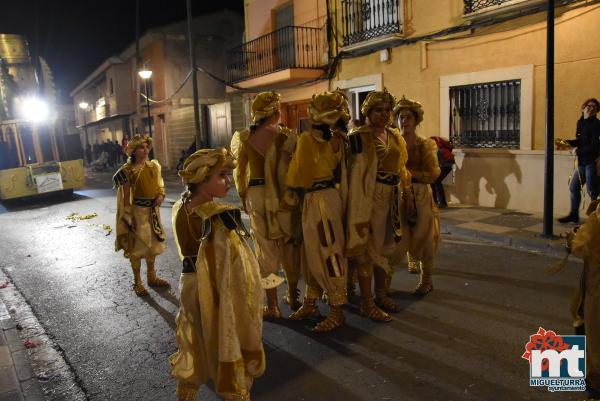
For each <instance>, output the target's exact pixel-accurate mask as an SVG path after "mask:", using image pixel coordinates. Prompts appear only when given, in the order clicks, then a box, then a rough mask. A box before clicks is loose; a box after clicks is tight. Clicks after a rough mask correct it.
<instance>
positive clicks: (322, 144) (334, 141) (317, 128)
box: [282, 92, 350, 332]
mask: <svg viewBox="0 0 600 401" xmlns="http://www.w3.org/2000/svg"><path fill="white" fill-rule="evenodd" d="M308 112H309V117H310V122H311V124H312V127H311V129H310V130H308V131H305V132H303V133H302V134H300V136H299V137H298V143H297V146H296V151H295V152H294V155H293V158H292V161H291V163H290V168H289V171H288V175H287V187H288V189H289V190H290V189H293V190H296V191H297V192H300V193H301V194H302V195H303V200H302V233H303V249H302V252H303V253H302V260H303V263H302V267H303V272H304V277H305V279H306V295H305V298H304V303H303V304H302V307H300V309H298V310H297V311H296V312H295V313H293V314H292V315H291V316H290V319H291V320H301V319H305V318H308V317H316V316H318V315H319V310H318V308H317V305H316V302H317V299H320V298H322V297H323V296H324V298H325V299H327V303H328V304H329V307H330V313H329V315H328V316H327V318H326V319H325V320H323V321H322V322H320V323H319V324H317V325H316V326H315V327H314V330H315V331H319V332H327V331H331V330H333V329H335V328H337V327H340V326H342V325H343V324H344V315H343V313H342V305H344V304H345V303H346V301H347V295H346V285H347V272H348V263H347V260H346V257H345V255H344V247H345V235H344V209H345V203H346V195H347V178H346V157H345V153H346V150H345V143H346V124H347V123H348V120H349V119H350V113H349V109H348V101H347V99H346V97H345V96H344V95H343V94H342V93H341V92H324V93H320V94H318V95H313V97H312V101H311V102H310V105H309V108H308ZM288 193H289V191H288ZM285 200H286V199H284V201H285ZM290 203H291V204H296V203H297V202H294V201H292V202H290ZM282 206H283V207H284V208H285V207H286V205H285V202H284V204H283V205H282Z"/></svg>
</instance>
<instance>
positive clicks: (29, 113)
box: [21, 97, 49, 123]
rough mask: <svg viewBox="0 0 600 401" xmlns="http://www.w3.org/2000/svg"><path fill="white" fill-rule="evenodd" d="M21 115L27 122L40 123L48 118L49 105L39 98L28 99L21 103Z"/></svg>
mask: <svg viewBox="0 0 600 401" xmlns="http://www.w3.org/2000/svg"><path fill="white" fill-rule="evenodd" d="M21 113H22V114H23V117H24V118H25V119H26V120H27V121H31V122H33V123H40V122H42V121H44V120H46V119H47V118H48V114H49V112H48V105H47V104H46V103H45V102H44V101H42V100H40V99H38V98H35V97H28V98H26V99H23V103H21Z"/></svg>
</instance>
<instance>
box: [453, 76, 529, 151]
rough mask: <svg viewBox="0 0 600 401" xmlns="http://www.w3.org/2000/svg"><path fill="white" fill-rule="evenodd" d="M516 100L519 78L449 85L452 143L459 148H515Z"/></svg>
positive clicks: (517, 128) (517, 138) (517, 131)
mask: <svg viewBox="0 0 600 401" xmlns="http://www.w3.org/2000/svg"><path fill="white" fill-rule="evenodd" d="M520 100H521V80H520V79H517V80H511V81H502V82H491V83H481V84H475V85H463V86H455V87H451V88H450V138H451V141H452V143H453V144H454V146H455V147H461V148H509V149H518V148H519V144H520V120H521V118H520V117H521V114H520Z"/></svg>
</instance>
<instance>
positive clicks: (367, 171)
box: [346, 125, 410, 275]
mask: <svg viewBox="0 0 600 401" xmlns="http://www.w3.org/2000/svg"><path fill="white" fill-rule="evenodd" d="M385 130H386V132H387V135H388V143H387V145H386V144H384V143H383V142H381V141H380V140H379V139H377V138H376V137H375V135H374V134H373V132H372V128H371V127H369V126H368V125H365V126H362V127H360V128H357V129H355V130H352V131H351V132H350V135H349V138H350V143H351V144H354V145H352V146H353V151H352V155H351V156H350V157H349V191H348V208H347V215H348V216H347V228H346V229H347V236H346V241H347V242H346V249H347V255H348V257H355V258H356V259H355V260H356V262H357V265H358V269H359V274H363V275H364V274H370V272H372V269H373V266H379V267H381V268H382V269H384V270H385V272H386V273H388V274H392V273H393V261H396V260H398V255H399V254H400V253H401V252H402V251H401V249H400V243H399V240H400V237H401V235H402V228H401V227H402V226H404V225H406V224H403V222H402V212H401V211H402V209H403V208H404V202H403V192H405V191H409V190H410V174H409V173H408V170H406V168H405V165H406V161H407V160H408V155H407V152H406V143H405V142H404V139H403V138H402V136H401V135H400V133H399V132H398V130H397V129H395V128H392V127H386V128H385ZM353 135H356V136H357V137H356V138H353V137H352V136H353ZM357 144H358V145H357ZM357 147H360V149H357ZM386 176H388V177H389V178H390V181H388V183H384V182H382V181H384V178H385V177H386ZM378 177H380V178H379V179H378ZM392 177H396V179H394V178H392Z"/></svg>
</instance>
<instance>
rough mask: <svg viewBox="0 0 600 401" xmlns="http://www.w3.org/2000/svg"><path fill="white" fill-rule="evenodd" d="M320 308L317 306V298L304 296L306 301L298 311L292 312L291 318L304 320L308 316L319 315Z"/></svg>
mask: <svg viewBox="0 0 600 401" xmlns="http://www.w3.org/2000/svg"><path fill="white" fill-rule="evenodd" d="M319 316H321V314H320V313H319V308H317V300H316V299H314V298H304V303H303V304H302V306H301V307H300V309H298V310H297V311H296V312H294V313H292V314H291V315H290V316H289V317H288V319H289V320H303V319H307V318H314V317H319Z"/></svg>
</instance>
